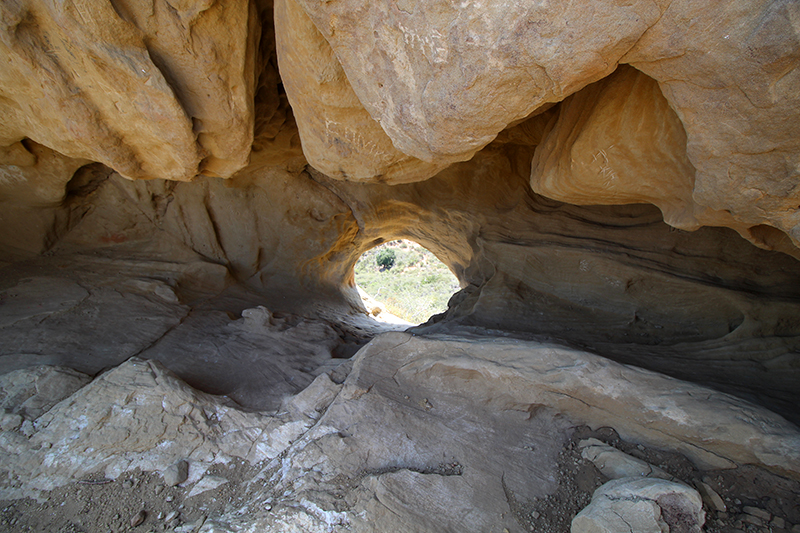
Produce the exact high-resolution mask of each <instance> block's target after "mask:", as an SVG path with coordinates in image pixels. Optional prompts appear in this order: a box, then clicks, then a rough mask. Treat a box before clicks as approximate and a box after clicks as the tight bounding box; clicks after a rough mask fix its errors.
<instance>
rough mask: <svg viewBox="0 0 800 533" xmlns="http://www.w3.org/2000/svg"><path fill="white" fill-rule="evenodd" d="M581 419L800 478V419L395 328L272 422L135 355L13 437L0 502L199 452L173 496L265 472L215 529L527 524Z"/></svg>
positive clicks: (670, 514)
mask: <svg viewBox="0 0 800 533" xmlns="http://www.w3.org/2000/svg"><path fill="white" fill-rule="evenodd" d="M351 364H352V370H351V369H350V368H349V367H350V365H351ZM589 376H591V377H592V378H591V379H590V378H589ZM31 379H32V380H33V378H31ZM47 394H48V393H47V392H46V391H42V392H40V395H42V396H46V395H47ZM699 395H702V396H704V397H707V398H708V400H707V401H706V402H704V403H703V404H700V403H698V402H697V401H696V398H697V397H698V396H699ZM98 399H100V400H102V401H98ZM643 404H648V405H643ZM654 404H657V405H654ZM576 425H580V426H586V425H588V426H590V427H595V428H599V427H608V426H613V427H616V428H619V430H620V433H621V434H622V435H624V436H625V438H626V439H627V440H629V441H631V442H638V443H639V448H642V449H644V448H643V445H645V446H648V445H651V444H653V443H657V445H658V446H659V447H661V449H662V450H673V451H674V450H679V451H681V452H683V453H685V454H687V456H688V457H689V458H691V459H692V460H693V461H695V465H696V466H695V467H696V468H698V469H699V471H698V472H697V473H695V474H692V475H693V476H698V477H699V476H700V475H702V474H701V473H700V472H702V471H706V470H709V469H711V470H712V471H717V472H719V470H718V469H719V468H720V467H722V468H723V469H726V468H731V467H736V466H737V465H740V464H743V463H749V464H751V465H759V466H760V467H762V468H764V467H766V468H768V469H770V470H773V471H778V472H780V473H781V475H783V476H787V477H788V478H794V479H798V478H800V456H799V455H798V450H800V447H799V446H798V442H800V432H798V430H797V428H796V427H794V426H792V425H790V424H788V423H787V422H785V421H782V420H781V419H780V418H779V417H776V416H775V415H773V414H771V413H769V412H768V411H765V410H763V409H760V408H757V407H755V406H752V405H748V404H746V403H744V402H742V401H739V400H736V399H734V398H732V397H727V396H725V395H721V394H719V393H714V392H712V391H710V390H708V389H703V388H702V387H698V386H696V385H691V384H687V383H681V382H677V381H676V380H672V379H669V378H666V377H664V376H660V375H657V374H654V373H650V372H646V371H642V370H637V369H634V368H630V367H625V366H623V365H619V364H617V363H613V362H611V361H608V360H606V359H603V358H600V357H598V356H594V355H591V354H588V353H585V352H581V351H577V350H566V349H563V348H557V347H553V346H549V345H546V344H542V343H537V342H523V341H515V340H509V339H503V338H486V337H483V338H475V339H464V338H460V339H454V338H446V337H439V338H428V339H425V338H420V337H415V336H412V335H411V334H407V333H391V334H385V335H382V336H379V337H378V338H376V339H375V340H373V341H372V342H371V343H370V344H369V345H368V346H366V347H365V348H364V349H362V350H361V351H360V352H359V353H358V354H357V355H356V356H355V358H354V359H353V361H352V363H351V362H348V363H344V365H343V366H342V367H339V368H335V369H332V370H330V371H328V372H327V373H324V374H321V375H320V376H319V377H318V378H317V379H316V380H315V381H314V382H313V383H312V384H311V385H310V386H309V387H307V388H306V389H305V390H303V391H302V392H301V393H300V394H298V395H295V396H293V397H289V398H287V399H286V401H285V402H284V404H283V408H282V409H281V412H279V413H276V414H270V413H266V412H245V411H243V410H241V409H239V408H238V407H237V406H235V405H233V404H232V403H231V402H230V401H229V400H227V399H225V398H221V397H215V396H211V395H208V394H204V393H201V392H199V391H197V390H194V389H192V388H191V387H188V386H187V385H186V384H185V383H183V382H181V381H180V380H178V379H176V378H175V377H174V375H172V374H171V373H170V372H168V371H166V370H165V369H164V368H163V367H162V366H161V365H160V364H159V363H156V362H147V361H142V360H139V359H132V360H130V361H128V362H126V363H124V364H123V365H121V366H119V367H117V368H115V369H112V370H110V371H109V372H107V373H105V374H103V375H102V376H99V377H97V378H95V379H94V380H93V381H92V382H91V383H89V384H87V385H85V386H83V387H82V388H80V389H79V390H77V391H76V392H74V393H73V394H71V395H69V396H68V397H66V398H64V399H62V400H61V401H60V402H58V403H56V404H55V405H53V406H52V407H50V408H49V409H48V410H47V412H45V413H44V414H41V415H40V416H39V417H38V418H36V420H34V421H33V424H32V425H31V428H30V437H29V438H27V437H25V436H24V434H23V429H22V428H18V429H16V428H15V429H8V430H4V431H2V432H0V445H2V447H3V450H4V453H3V454H2V455H1V456H0V461H2V468H3V469H4V470H6V471H7V472H8V475H7V476H6V477H5V478H4V479H3V480H2V482H0V486H1V487H2V493H0V494H2V497H3V498H6V499H8V498H20V497H23V496H26V495H35V496H38V497H46V495H47V492H46V491H48V490H51V489H53V488H56V487H64V486H69V485H71V484H73V483H75V482H76V481H82V482H85V483H89V482H95V483H110V482H111V480H113V479H116V478H118V477H120V476H122V475H123V474H126V473H128V472H131V471H133V470H134V469H137V468H138V469H139V470H137V472H138V471H141V472H142V473H148V472H156V473H161V472H164V471H166V470H168V469H169V468H170V467H172V466H173V465H175V464H176V463H177V462H180V461H185V462H186V463H187V464H188V467H189V468H188V476H187V477H186V479H185V480H183V481H182V482H179V483H180V487H177V488H175V489H176V490H178V489H179V490H185V491H186V496H185V497H186V499H187V500H190V499H191V498H194V497H196V496H197V495H199V494H202V493H204V492H207V491H215V490H220V488H221V487H224V486H225V485H226V484H227V483H228V482H229V480H228V478H226V477H225V475H220V474H213V473H212V474H207V472H208V471H209V469H211V468H212V467H213V466H214V465H215V464H228V463H232V462H234V461H236V460H237V459H238V460H239V461H244V462H245V463H247V464H249V465H251V466H253V467H260V469H261V471H260V473H259V474H257V475H255V476H254V477H252V479H250V480H249V482H247V481H246V482H244V483H245V485H246V486H247V488H246V490H245V489H242V490H241V491H240V492H239V494H241V495H242V496H243V498H244V499H240V500H239V501H238V503H237V504H236V505H231V506H229V507H227V508H225V509H224V510H223V511H221V512H219V513H218V514H215V515H213V516H208V515H204V516H203V517H202V519H201V520H200V522H199V524H200V525H203V524H206V523H207V524H208V525H207V526H203V527H204V528H205V529H203V531H226V532H228V531H259V530H265V529H266V530H270V531H291V530H292V528H296V527H298V526H297V525H298V524H303V525H304V527H306V529H307V530H308V531H346V530H349V531H387V530H415V531H416V530H426V531H427V530H436V531H498V532H500V531H502V530H503V529H507V530H508V531H515V532H516V531H525V530H527V528H526V527H525V525H524V524H525V523H526V522H525V517H524V516H523V515H521V514H520V509H521V508H523V507H524V506H525V505H530V502H533V501H536V500H544V499H546V498H547V496H548V495H550V494H551V493H553V492H554V491H555V490H556V488H557V487H558V485H559V483H561V482H562V481H563V475H564V472H563V471H560V470H559V464H560V462H559V460H557V459H558V457H559V453H560V451H561V450H562V449H564V448H565V447H566V446H567V443H568V441H569V437H570V434H571V433H572V431H574V428H575V426H576ZM765 428H769V429H765ZM87 449H91V450H92V452H91V453H86V450H87ZM576 453H577V452H576ZM587 465H589V466H588V467H589V468H591V466H590V463H588V462H587ZM140 475H141V474H140ZM763 475H768V474H763ZM87 479H88V480H89V481H86V480H87ZM682 481H683V482H689V481H690V480H689V479H686V480H682ZM164 483H167V484H170V483H172V480H170V479H167V477H165V479H164ZM665 483H666V485H665ZM166 488H168V489H169V488H170V487H169V486H167V487H166ZM582 490H586V489H582ZM170 494H175V490H171V491H170ZM142 496H143V497H144V494H142ZM156 497H158V495H157V494H156ZM604 498H605V499H606V500H609V502H610V503H611V504H612V505H615V506H617V507H615V508H618V509H617V510H618V511H620V509H622V508H626V506H630V505H634V507H636V508H637V509H638V507H641V506H642V505H644V507H645V508H646V510H648V511H649V513H650V514H649V515H648V517H649V518H648V519H649V520H650V521H651V522H652V523H654V524H661V523H662V522H663V523H666V524H670V526H671V527H672V526H675V525H676V524H678V523H681V524H683V525H685V526H686V528H684V529H680V527H678V528H677V529H676V530H677V531H695V530H696V529H692V528H693V527H694V526H699V525H701V524H702V516H703V515H702V511H701V503H700V497H699V495H697V493H696V492H695V491H694V490H692V489H689V488H688V487H686V486H685V485H683V484H680V483H669V482H665V481H663V480H659V479H655V478H645V479H641V478H637V479H635V480H633V481H631V478H625V479H623V480H620V481H619V482H612V483H609V484H606V485H604V486H603V487H602V488H601V489H600V490H598V491H597V493H595V497H594V501H593V503H592V505H591V506H590V507H589V508H587V510H586V511H585V512H584V513H581V515H579V516H578V517H577V518H576V519H575V520H576V522H579V523H583V522H586V521H587V520H590V522H591V520H595V522H596V521H597V520H599V518H597V517H596V516H595V515H596V514H597V513H598V512H595V511H593V509H595V508H596V507H598V505H599V503H598V502H599V501H600V500H602V499H604ZM627 500H630V501H627ZM651 501H652V503H651ZM609 502H607V503H609ZM245 509H246V511H245ZM637 509H634V510H637ZM620 512H622V511H620ZM625 512H627V511H625ZM600 515H602V516H606V515H603V513H600ZM614 516H616V515H614ZM626 516H627V515H626ZM587 517H588V518H587ZM593 517H594V518H593ZM569 518H570V519H571V517H569ZM612 518H613V516H612ZM582 521H583V522H582ZM595 522H591V523H595ZM150 523H153V521H152V520H151V522H150ZM630 523H632V522H630ZM192 524H193V525H192V526H190V525H189V524H187V525H186V527H195V528H197V527H199V525H197V523H192ZM681 527H682V526H681ZM611 530H614V529H613V528H612V529H611ZM635 530H637V531H638V530H639V529H635ZM642 530H648V531H649V529H642Z"/></svg>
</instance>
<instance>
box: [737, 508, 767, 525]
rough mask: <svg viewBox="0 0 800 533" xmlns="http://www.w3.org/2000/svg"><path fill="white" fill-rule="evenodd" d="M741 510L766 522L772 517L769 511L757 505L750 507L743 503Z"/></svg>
mask: <svg viewBox="0 0 800 533" xmlns="http://www.w3.org/2000/svg"><path fill="white" fill-rule="evenodd" d="M742 511H743V512H744V513H745V514H748V515H750V516H755V517H757V518H760V519H761V520H764V521H766V522H768V521H769V519H770V518H772V515H771V514H770V513H769V512H767V511H765V510H764V509H759V508H758V507H750V506H748V505H745V506H744V507H742Z"/></svg>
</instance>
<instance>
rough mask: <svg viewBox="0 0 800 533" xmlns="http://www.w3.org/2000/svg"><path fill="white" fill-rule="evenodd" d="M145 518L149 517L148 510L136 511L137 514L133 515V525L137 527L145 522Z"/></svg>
mask: <svg viewBox="0 0 800 533" xmlns="http://www.w3.org/2000/svg"><path fill="white" fill-rule="evenodd" d="M145 518H147V511H145V510H144V509H142V510H141V511H139V512H138V513H136V514H135V515H133V516H132V517H131V527H136V526H140V525H142V523H143V522H144V520H145Z"/></svg>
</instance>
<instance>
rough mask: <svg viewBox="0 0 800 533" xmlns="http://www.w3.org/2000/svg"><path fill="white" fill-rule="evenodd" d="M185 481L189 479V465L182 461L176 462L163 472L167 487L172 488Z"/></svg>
mask: <svg viewBox="0 0 800 533" xmlns="http://www.w3.org/2000/svg"><path fill="white" fill-rule="evenodd" d="M187 479H189V463H188V461H186V460H184V459H181V460H179V461H176V462H175V463H173V464H171V465H169V466H168V467H167V469H166V470H164V483H165V484H166V485H167V486H168V487H174V486H175V485H178V484H180V483H183V482H184V481H186V480H187Z"/></svg>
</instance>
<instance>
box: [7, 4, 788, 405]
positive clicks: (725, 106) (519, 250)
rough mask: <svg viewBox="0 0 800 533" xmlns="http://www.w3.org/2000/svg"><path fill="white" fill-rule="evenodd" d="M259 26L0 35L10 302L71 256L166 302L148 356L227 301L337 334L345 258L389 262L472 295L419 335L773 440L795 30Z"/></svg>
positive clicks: (721, 21)
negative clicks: (491, 345) (713, 403)
mask: <svg viewBox="0 0 800 533" xmlns="http://www.w3.org/2000/svg"><path fill="white" fill-rule="evenodd" d="M272 7H273V6H272V4H271V3H270V2H226V3H222V2H217V3H215V2H204V3H200V4H188V3H186V4H177V3H175V2H167V1H163V2H156V3H154V4H152V5H150V6H148V7H147V8H145V7H144V6H141V5H139V4H135V5H134V3H128V2H123V1H118V2H113V3H106V2H102V1H100V0H97V1H93V2H88V3H87V2H84V3H69V2H66V3H55V2H47V1H38V2H35V1H33V0H27V1H19V2H13V3H6V4H3V6H2V7H0V10H2V11H1V12H2V15H3V19H2V20H3V21H4V26H3V27H2V28H0V34H2V39H0V41H1V42H0V46H1V47H2V48H0V56H2V57H3V58H5V60H6V63H7V65H8V68H7V69H5V70H4V71H3V72H2V73H0V95H2V99H0V112H1V113H2V116H3V121H2V126H0V145H2V146H3V148H2V150H0V158H2V160H0V163H2V174H1V175H2V180H0V204H1V205H2V209H0V217H2V223H3V229H2V232H0V251H2V257H0V261H2V264H4V265H6V266H7V268H8V270H6V271H5V272H4V281H3V290H4V291H8V290H12V289H14V288H15V287H17V286H18V285H19V284H20V283H22V282H23V281H24V280H25V279H27V278H26V275H25V272H26V271H27V270H30V269H33V268H34V266H32V265H42V264H44V263H47V266H46V269H47V277H48V278H50V277H51V276H52V275H53V273H54V272H55V273H57V271H58V269H63V270H69V269H77V268H82V267H81V266H80V265H86V264H89V263H91V262H90V261H88V260H87V258H91V260H92V261H101V262H102V261H106V262H105V263H103V264H104V266H103V272H104V274H103V275H104V276H105V275H107V274H108V272H111V271H113V270H114V269H115V268H116V269H117V270H118V273H119V276H120V277H121V278H126V277H128V278H135V279H136V280H137V282H138V281H143V283H144V285H142V286H140V288H141V287H157V288H158V289H159V290H161V292H162V296H163V295H166V297H167V299H166V300H164V298H161V297H159V302H158V305H157V306H156V307H157V308H158V309H161V307H159V306H163V307H164V309H163V313H162V311H158V314H159V316H162V315H163V317H166V318H164V319H163V320H159V321H156V322H157V323H153V324H148V325H147V327H145V326H141V330H142V331H146V332H147V333H146V335H144V337H146V338H147V339H150V341H155V340H157V339H158V338H159V335H162V334H165V332H166V331H167V330H169V329H170V328H172V327H173V326H175V325H176V324H175V323H176V322H178V323H180V322H181V320H182V318H181V317H185V316H186V315H187V313H189V311H188V310H187V309H189V308H192V307H193V306H197V305H199V302H206V301H208V300H209V299H211V298H213V297H215V296H217V295H220V294H221V293H224V292H225V291H226V290H233V289H234V288H239V289H242V290H245V291H248V294H249V296H248V298H249V297H251V296H253V295H254V294H255V295H258V298H262V299H263V301H262V303H265V304H267V306H268V308H269V309H272V310H277V311H286V312H294V313H297V314H300V315H308V316H314V317H328V318H332V317H333V318H335V319H336V320H339V321H340V322H348V321H351V319H353V317H354V316H355V315H356V314H357V313H358V312H359V310H360V303H359V302H360V299H359V297H358V295H357V293H356V291H355V289H354V287H353V278H352V266H353V264H354V263H355V261H356V259H357V258H358V257H359V255H360V254H361V253H363V252H364V251H365V250H367V249H369V248H370V247H372V246H374V245H376V244H379V243H380V242H383V241H385V240H390V239H396V238H410V239H413V240H416V241H418V242H420V243H421V244H423V245H424V246H426V247H428V248H429V249H431V250H432V251H433V252H434V253H436V254H437V255H438V256H439V257H440V258H441V259H442V260H443V261H444V262H445V263H446V264H448V266H450V267H451V268H452V269H453V271H454V272H455V273H456V274H457V276H458V277H459V278H460V280H461V281H462V282H463V283H464V285H465V287H466V288H465V289H464V290H463V291H462V292H461V293H459V294H458V295H457V296H456V298H455V299H454V300H453V301H452V306H451V309H450V310H449V311H448V313H447V315H446V316H445V317H443V318H442V319H441V320H439V321H438V322H436V323H432V324H430V326H429V327H430V328H432V330H438V331H448V330H450V329H452V328H461V331H465V329H470V328H472V330H471V331H486V330H487V329H490V330H502V331H505V332H513V334H515V335H522V336H531V335H544V336H550V337H553V338H557V339H559V340H560V342H568V343H573V344H577V345H580V346H582V347H585V348H587V349H590V350H593V351H595V352H597V353H601V354H604V355H608V356H610V357H614V358H616V359H618V360H620V361H624V362H626V363H635V364H638V365H643V366H647V367H648V368H652V369H656V370H659V371H662V372H666V373H670V374H672V375H676V376H679V377H682V378H685V379H693V380H699V381H702V382H704V383H708V384H712V385H714V386H717V387H720V388H723V389H725V390H729V391H733V392H736V393H738V394H742V395H745V396H748V397H752V398H757V399H759V400H760V401H762V402H765V403H766V404H767V405H770V406H772V407H773V408H775V409H778V410H780V411H781V412H784V413H787V414H789V415H791V414H792V412H793V410H792V408H791V406H792V405H793V402H795V401H796V399H797V392H796V383H797V379H798V374H797V360H798V355H797V354H798V353H800V352H798V342H799V341H798V339H799V338H800V322H798V319H797V318H796V317H798V316H800V310H799V309H798V305H799V304H798V302H799V301H800V286H799V285H798V282H797V280H798V274H800V267H799V266H798V263H797V261H796V259H793V258H792V257H789V255H787V254H790V255H793V256H794V257H795V258H797V257H799V256H798V252H797V248H796V247H795V244H797V242H798V241H797V239H796V237H795V236H794V233H793V232H795V229H794V228H795V224H796V222H795V219H796V217H797V212H798V210H797V209H796V206H797V205H799V204H798V198H797V191H796V190H795V188H796V187H795V186H794V184H795V183H796V181H797V160H796V159H797V154H798V152H800V149H799V148H798V146H797V142H798V141H797V139H800V135H798V129H797V128H798V127H800V126H798V122H797V121H796V120H793V117H795V116H796V110H797V108H798V101H797V98H798V94H800V91H797V90H796V89H797V86H798V83H797V79H796V76H797V61H796V57H797V50H798V44H797V39H796V30H795V27H796V25H793V24H794V23H793V21H795V20H796V19H797V16H798V15H797V10H798V8H797V6H796V4H795V3H792V2H756V3H752V2H750V3H745V2H734V3H731V4H729V5H727V6H726V7H725V8H724V9H722V11H720V12H719V13H716V12H712V11H710V10H702V9H701V7H698V5H696V4H695V3H691V2H672V3H670V4H669V5H666V4H662V3H655V4H654V3H646V2H633V3H630V2H590V3H588V4H587V3H584V4H581V5H580V6H573V5H569V6H563V5H560V4H559V5H547V6H544V5H542V6H540V5H527V4H526V5H525V6H522V5H518V4H516V3H513V2H502V3H496V4H493V5H492V6H489V7H487V6H485V5H484V6H483V7H480V6H479V5H478V4H465V5H463V6H461V7H458V6H453V5H451V4H449V3H441V2H432V3H425V4H424V5H423V4H418V3H414V2H399V3H394V2H393V3H388V2H378V3H375V2H370V3H359V2H358V1H356V0H352V1H351V0H348V1H347V2H337V3H327V4H318V3H312V2H309V1H306V0H302V1H299V2H295V1H293V0H280V1H278V2H277V3H276V5H275V17H274V19H273V15H272ZM273 22H274V23H275V26H274V27H273ZM279 67H280V72H279ZM281 77H282V78H281ZM92 162H94V163H92ZM445 167H446V168H445ZM214 176H223V177H229V179H227V180H224V181H223V180H220V179H217V178H216V177H214ZM431 176H432V177H431ZM125 178H154V179H152V180H149V181H145V180H136V181H130V180H126V179H125ZM187 180H194V181H193V182H192V183H182V181H187ZM644 203H650V204H654V205H656V206H657V207H658V208H659V209H660V212H659V210H658V209H656V208H655V207H652V206H648V205H643V204H644ZM621 204H625V205H621ZM662 219H663V220H665V221H666V222H667V223H668V224H669V225H671V226H672V228H670V227H669V226H668V225H666V224H664V223H663V222H662ZM706 225H712V226H727V227H730V228H733V229H734V230H736V231H737V232H739V234H741V235H743V236H744V237H746V238H747V239H750V240H751V241H752V242H754V243H756V244H758V245H759V246H761V247H764V248H771V249H775V250H780V251H783V252H785V253H778V252H768V251H764V250H758V249H757V248H755V247H753V246H751V245H750V244H748V243H746V242H745V241H744V240H742V239H740V238H739V237H738V236H737V235H736V234H735V233H734V232H732V231H730V230H727V229H716V228H702V227H701V226H706ZM676 228H682V229H686V230H689V229H691V230H695V229H696V230H697V231H694V232H692V233H689V232H686V231H682V230H681V229H676ZM697 228H700V229H697ZM793 239H794V240H793ZM41 254H46V255H47V256H52V258H48V259H42V258H40V257H39V256H40V255H41ZM22 260H27V261H31V262H30V263H21V262H20V261H22ZM37 261H42V263H37ZM59 261H61V262H59ZM87 261H88V262H87ZM92 264H96V263H92ZM110 265H114V266H113V267H112V266H110ZM36 268H38V267H36ZM42 268H45V267H42ZM148 271H149V274H147V272H148ZM55 278H57V279H61V278H59V276H58V275H56V276H55ZM64 278H65V279H67V281H65V282H64V283H63V284H61V285H59V283H60V282H59V283H56V285H58V286H63V287H71V288H74V287H73V285H74V284H75V283H77V282H76V281H75V280H74V279H72V278H70V276H69V275H66V274H65V275H64ZM101 278H102V276H101V277H96V278H92V283H101V282H100V281H98V280H99V279H101ZM141 278H146V279H144V280H142V279H141ZM103 279H105V278H103ZM102 283H105V281H104V282H102ZM102 283H101V284H102ZM109 283H110V284H111V285H112V286H114V287H117V286H118V285H116V282H113V283H111V282H109ZM150 283H153V284H154V285H149V284H150ZM79 286H80V285H79ZM137 286H138V285H137ZM91 288H93V289H97V287H91ZM65 290H67V289H65ZM71 290H72V289H69V290H68V292H69V291H71ZM153 290H155V288H154V289H153ZM77 292H80V291H77ZM111 292H113V291H112V290H111V289H109V293H111ZM139 292H146V291H145V290H144V289H142V290H141V291H139ZM122 293H123V294H127V293H126V292H125V291H123V292H122ZM7 294H11V293H7ZM69 294H70V295H71V294H72V292H69ZM170 295H171V296H170ZM68 296H69V295H68ZM140 296H142V295H140ZM142 297H145V296H142ZM119 298H123V297H117V296H114V298H111V299H110V300H109V301H111V300H113V301H115V302H116V301H119V300H118V299H119ZM66 300H69V301H70V302H71V301H72V300H73V298H72V296H69V297H68V298H66ZM161 300H163V302H162V301H161ZM164 302H166V303H164ZM249 303H250V304H252V303H253V302H249ZM70 305H71V304H70ZM226 305H227V304H226ZM248 305H249V304H248ZM148 308H149V307H148V305H146V303H142V306H140V307H137V309H140V310H141V312H143V313H145V312H147V311H144V310H145V309H148ZM232 308H235V309H237V310H238V311H241V309H244V308H246V306H244V305H238V306H233V307H232ZM70 309H72V306H70ZM216 311H220V310H219V309H217V310H216ZM220 312H221V311H220ZM11 314H12V315H13V316H17V315H16V314H15V313H11ZM22 315H24V316H25V319H26V320H28V319H30V320H31V321H33V318H32V316H33V315H25V313H22ZM62 318H63V317H62ZM72 318H74V317H72ZM59 320H61V318H59ZM63 320H64V322H57V321H55V322H54V324H61V325H62V326H63V324H65V323H67V322H68V321H67V319H66V318H63ZM98 322H99V319H98V320H97V321H96V322H93V323H98ZM353 323H354V322H352V321H351V322H350V325H352V324H353ZM54 327H55V326H54ZM359 327H361V326H359ZM45 329H46V328H45ZM42 331H44V330H42ZM53 331H55V330H53ZM359 331H361V332H362V333H363V332H364V331H365V330H364V329H360V330H359ZM429 331H430V330H429ZM43 335H44V334H43ZM44 336H45V337H46V335H44ZM133 336H134V337H136V335H133ZM13 338H14V339H16V341H15V342H17V341H19V343H20V344H19V345H14V344H13V343H11V344H9V346H12V347H11V348H9V349H8V352H7V353H6V355H8V356H10V357H14V358H17V359H15V361H17V360H20V361H21V360H22V359H24V355H25V354H28V355H30V354H31V352H28V351H25V350H22V349H21V348H20V346H23V345H25V346H28V345H26V344H25V343H26V342H28V341H29V340H30V339H29V338H28V337H26V335H25V334H23V333H21V332H19V331H18V332H17V333H15V335H14V336H13ZM81 338H82V339H83V340H82V341H81V342H87V341H86V339H87V338H88V336H86V337H81ZM109 338H110V337H109ZM139 341H141V339H139V340H137V342H139ZM134 345H136V346H137V347H138V348H137V349H134V348H133V346H134ZM144 347H146V345H145V346H144ZM138 349H143V346H141V345H140V344H136V343H132V344H131V346H130V350H127V349H126V351H125V354H126V355H127V356H130V355H133V354H134V353H137V350H138ZM42 357H49V355H48V354H45V355H42ZM34 359H35V358H34ZM39 362H41V361H39ZM53 362H57V361H53ZM795 415H796V414H795Z"/></svg>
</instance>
